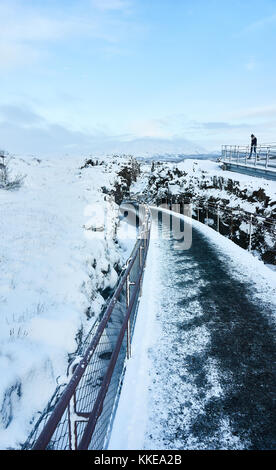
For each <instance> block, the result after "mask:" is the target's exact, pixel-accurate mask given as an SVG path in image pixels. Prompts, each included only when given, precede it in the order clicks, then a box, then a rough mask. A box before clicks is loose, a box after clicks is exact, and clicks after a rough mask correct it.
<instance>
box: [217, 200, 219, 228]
mask: <svg viewBox="0 0 276 470" xmlns="http://www.w3.org/2000/svg"><path fill="white" fill-rule="evenodd" d="M217 231H218V232H219V204H218V206H217Z"/></svg>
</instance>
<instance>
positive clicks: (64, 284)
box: [0, 158, 134, 449]
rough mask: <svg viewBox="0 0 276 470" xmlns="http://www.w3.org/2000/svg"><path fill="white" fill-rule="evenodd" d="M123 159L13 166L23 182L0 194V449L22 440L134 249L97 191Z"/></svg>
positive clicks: (19, 161) (25, 161)
mask: <svg viewBox="0 0 276 470" xmlns="http://www.w3.org/2000/svg"><path fill="white" fill-rule="evenodd" d="M123 161H124V160H123V159H121V160H120V161H114V160H111V159H105V163H104V164H103V165H98V166H93V167H91V166H88V167H87V168H84V169H82V170H81V169H80V168H81V166H82V165H83V163H84V159H82V158H79V159H70V158H66V159H58V158H56V159H50V160H42V161H39V160H37V159H35V158H15V159H12V160H11V162H10V166H11V170H12V174H17V173H20V174H22V175H26V177H25V180H24V184H23V185H22V187H21V188H20V189H18V190H15V191H6V190H3V189H2V190H1V189H0V221H1V223H0V268H1V272H0V312H1V317H0V370H1V377H0V448H2V449H3V448H7V447H12V448H14V447H15V448H17V447H18V445H19V444H20V443H22V442H24V440H25V439H26V437H27V434H28V432H29V431H30V429H31V425H30V421H31V419H32V418H33V416H34V414H35V413H36V412H37V411H42V410H43V408H44V406H45V405H46V403H47V402H48V400H49V399H50V397H51V395H52V393H53V392H54V390H55V388H56V386H57V381H58V377H59V376H64V375H65V374H66V370H67V366H68V355H69V354H72V353H74V351H76V349H77V345H78V342H79V341H81V338H82V337H84V336H85V335H86V334H87V333H88V331H89V330H90V328H91V325H92V322H93V321H94V319H95V317H96V316H97V315H98V313H99V312H100V311H101V308H102V306H103V305H104V302H105V300H104V298H103V296H102V295H101V294H102V292H104V291H105V290H106V289H109V288H113V287H114V286H115V284H116V282H117V278H118V275H117V272H116V270H115V269H114V268H116V266H117V265H118V266H120V265H122V264H123V263H124V261H125V259H126V257H127V256H128V254H129V252H130V250H131V245H132V241H133V240H131V238H132V239H133V235H134V234H133V233H132V234H131V233H129V231H128V232H127V228H126V225H124V224H123V225H122V227H119V228H118V227H117V222H118V206H117V205H116V204H115V203H114V202H113V200H112V199H111V198H110V197H109V196H107V195H105V194H103V192H102V191H101V187H103V186H105V187H106V188H107V189H110V188H112V187H113V185H114V181H115V180H116V173H117V171H118V169H119V166H120V164H122V163H123ZM116 228H118V234H117V241H118V238H119V243H118V242H117V243H115V238H116V235H115V229H116ZM128 230H129V229H128ZM120 238H121V239H122V243H120ZM93 318H94V319H93Z"/></svg>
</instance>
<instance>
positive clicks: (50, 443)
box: [23, 207, 151, 450]
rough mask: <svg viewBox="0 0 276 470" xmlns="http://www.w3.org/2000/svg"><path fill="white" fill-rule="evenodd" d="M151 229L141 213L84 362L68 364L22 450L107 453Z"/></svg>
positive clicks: (80, 359)
mask: <svg viewBox="0 0 276 470" xmlns="http://www.w3.org/2000/svg"><path fill="white" fill-rule="evenodd" d="M140 210H141V207H140ZM140 214H141V213H140ZM150 229H151V215H150V211H149V209H148V208H147V207H144V216H143V223H142V227H141V229H140V233H139V236H138V238H137V241H136V244H135V247H134V249H133V251H132V254H131V256H130V258H129V259H128V261H127V263H126V265H125V268H124V270H123V273H122V275H121V277H120V281H119V283H118V285H117V288H116V290H115V292H114V294H113V296H112V298H111V300H110V302H109V304H108V306H107V308H106V310H105V312H104V314H103V316H102V318H101V319H98V320H97V321H96V322H95V324H94V327H93V328H92V331H91V332H90V335H89V337H90V338H92V340H91V341H90V342H89V344H88V345H87V348H86V350H85V351H84V354H83V356H82V357H77V358H76V359H75V360H74V361H73V363H72V364H71V367H70V371H69V377H68V384H67V385H66V386H65V388H64V389H63V391H62V392H60V393H59V396H58V397H56V396H55V397H53V398H52V400H51V401H50V403H49V405H48V407H47V409H46V410H45V411H44V412H43V413H42V418H41V419H40V420H39V421H38V422H37V424H36V426H35V427H34V430H33V432H32V433H31V435H30V436H29V439H28V441H27V443H26V444H25V445H24V446H23V448H24V449H33V450H86V449H93V450H102V449H105V448H106V446H107V443H108V439H109V435H110V432H111V427H112V420H113V418H114V414H115V410H116V405H117V402H118V397H119V392H120V387H121V385H122V378H123V375H124V371H125V366H126V362H127V359H129V358H130V356H131V339H132V336H133V332H134V325H135V320H136V314H137V310H138V304H139V296H140V294H141V288H142V280H143V274H144V269H145V264H146V258H147V252H148V247H149V240H150Z"/></svg>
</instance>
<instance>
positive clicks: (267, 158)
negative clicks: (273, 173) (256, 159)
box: [265, 148, 270, 168]
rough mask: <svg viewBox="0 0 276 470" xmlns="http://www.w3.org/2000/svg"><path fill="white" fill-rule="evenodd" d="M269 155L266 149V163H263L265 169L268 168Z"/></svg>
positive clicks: (268, 150)
mask: <svg viewBox="0 0 276 470" xmlns="http://www.w3.org/2000/svg"><path fill="white" fill-rule="evenodd" d="M269 155H270V148H268V149H267V152H266V162H265V167H266V168H267V167H268V163H269Z"/></svg>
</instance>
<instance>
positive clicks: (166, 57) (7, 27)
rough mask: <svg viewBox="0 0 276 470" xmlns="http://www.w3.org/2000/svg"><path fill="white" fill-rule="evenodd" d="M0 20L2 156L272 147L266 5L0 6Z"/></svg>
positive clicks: (0, 2)
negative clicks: (253, 144) (252, 142)
mask: <svg viewBox="0 0 276 470" xmlns="http://www.w3.org/2000/svg"><path fill="white" fill-rule="evenodd" d="M0 17H1V30H0V148H5V149H7V150H9V151H11V152H17V153H20V152H23V153H26V152H27V153H28V152H30V153H47V152H48V153H60V152H61V153H71V152H72V153H73V152H74V153H77V152H87V151H89V150H90V149H91V151H93V149H94V148H96V147H97V148H101V147H102V149H103V150H104V149H105V146H106V143H107V142H109V143H112V142H117V143H118V142H120V141H132V140H134V139H144V138H146V139H158V140H160V139H170V140H172V141H173V140H177V141H179V140H180V139H183V140H185V139H186V140H189V141H192V142H195V143H197V144H199V145H201V146H202V147H204V148H205V149H207V150H213V149H216V148H219V147H220V145H221V144H225V143H237V144H246V143H247V142H248V140H249V139H250V134H251V133H252V132H254V133H255V134H256V135H257V136H258V137H259V141H260V142H271V141H276V132H275V124H276V86H275V84H276V60H275V55H276V53H275V44H276V0H261V1H259V0H258V1H257V0H241V1H238V0H232V1H231V2H230V1H229V0H193V1H190V0H47V1H45V0H0ZM95 146H96V147H95Z"/></svg>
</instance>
